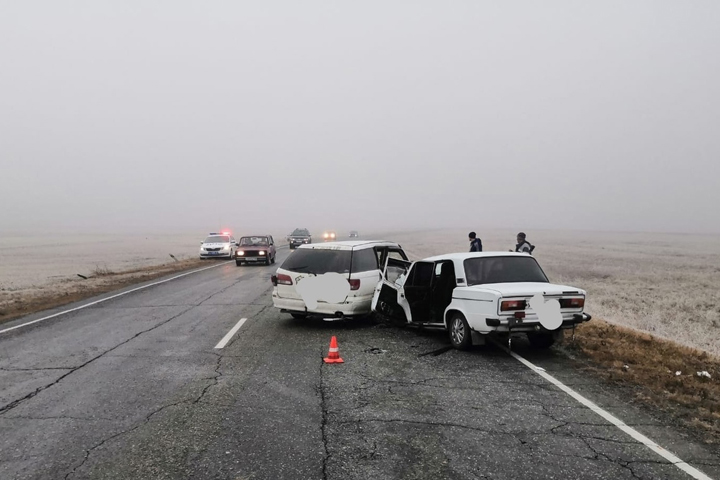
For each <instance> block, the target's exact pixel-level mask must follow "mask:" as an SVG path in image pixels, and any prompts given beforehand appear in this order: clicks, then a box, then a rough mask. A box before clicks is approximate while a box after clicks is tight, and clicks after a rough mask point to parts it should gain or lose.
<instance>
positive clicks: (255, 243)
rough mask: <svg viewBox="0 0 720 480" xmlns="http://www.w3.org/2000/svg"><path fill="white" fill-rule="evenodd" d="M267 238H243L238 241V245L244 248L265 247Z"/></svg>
mask: <svg viewBox="0 0 720 480" xmlns="http://www.w3.org/2000/svg"><path fill="white" fill-rule="evenodd" d="M268 243H269V242H268V238H267V237H243V238H241V239H240V245H242V246H244V247H267V246H268Z"/></svg>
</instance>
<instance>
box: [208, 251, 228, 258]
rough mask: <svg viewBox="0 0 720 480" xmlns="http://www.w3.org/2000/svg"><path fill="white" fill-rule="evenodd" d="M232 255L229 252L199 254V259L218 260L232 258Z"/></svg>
mask: <svg viewBox="0 0 720 480" xmlns="http://www.w3.org/2000/svg"><path fill="white" fill-rule="evenodd" d="M233 255H234V254H233V252H229V251H224V252H223V251H222V250H220V251H219V252H200V258H218V257H220V258H222V257H228V258H232V257H233Z"/></svg>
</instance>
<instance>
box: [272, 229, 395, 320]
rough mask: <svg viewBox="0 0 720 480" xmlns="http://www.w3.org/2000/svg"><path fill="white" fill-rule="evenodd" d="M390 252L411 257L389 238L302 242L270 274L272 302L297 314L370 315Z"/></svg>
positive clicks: (339, 317) (390, 255) (327, 315)
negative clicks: (384, 239)
mask: <svg viewBox="0 0 720 480" xmlns="http://www.w3.org/2000/svg"><path fill="white" fill-rule="evenodd" d="M388 258H390V259H393V260H401V261H407V255H405V252H403V249H402V247H401V246H400V245H398V244H397V243H394V242H388V241H344V242H327V243H319V244H315V243H312V244H303V245H300V246H299V247H298V248H297V249H295V250H293V251H292V253H290V256H288V257H287V258H286V259H285V261H284V262H283V263H282V265H280V268H278V269H277V272H276V274H275V275H273V276H272V278H271V280H272V283H273V286H274V288H273V291H272V301H273V306H274V307H275V308H278V309H280V310H281V311H282V312H286V313H290V314H291V315H292V316H293V317H295V318H305V317H307V316H319V317H325V318H327V319H341V318H344V317H357V316H363V315H368V314H369V313H370V304H371V303H372V298H373V294H374V293H375V287H376V286H377V284H378V282H380V281H381V279H382V266H383V265H385V263H386V259H388Z"/></svg>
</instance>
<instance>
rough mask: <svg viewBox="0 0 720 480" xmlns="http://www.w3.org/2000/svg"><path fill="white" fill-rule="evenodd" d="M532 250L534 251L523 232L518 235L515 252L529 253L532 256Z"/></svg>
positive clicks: (533, 246)
mask: <svg viewBox="0 0 720 480" xmlns="http://www.w3.org/2000/svg"><path fill="white" fill-rule="evenodd" d="M533 250H535V245H533V244H531V243H530V242H528V241H527V239H526V235H525V234H524V233H523V232H520V233H518V234H517V245H515V251H516V252H520V253H529V254H530V255H532V252H533Z"/></svg>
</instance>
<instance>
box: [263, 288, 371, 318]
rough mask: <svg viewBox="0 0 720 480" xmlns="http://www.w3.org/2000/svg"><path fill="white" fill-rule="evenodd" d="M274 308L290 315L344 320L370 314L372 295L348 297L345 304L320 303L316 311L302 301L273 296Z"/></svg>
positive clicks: (275, 294)
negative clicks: (299, 314)
mask: <svg viewBox="0 0 720 480" xmlns="http://www.w3.org/2000/svg"><path fill="white" fill-rule="evenodd" d="M272 301H273V307H275V308H277V309H279V310H280V311H283V312H288V313H304V314H307V315H311V316H317V317H328V318H342V317H355V316H360V315H367V314H369V313H370V304H371V303H372V295H367V296H364V297H348V298H347V299H346V300H345V303H327V302H322V301H320V302H318V306H317V308H315V309H312V310H310V309H308V308H307V306H306V305H305V302H304V301H303V300H302V299H299V298H298V299H296V298H284V297H278V295H277V293H275V292H273V294H272Z"/></svg>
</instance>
